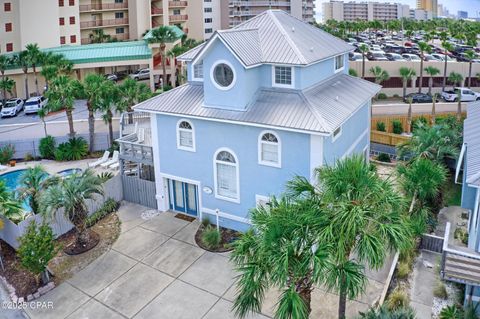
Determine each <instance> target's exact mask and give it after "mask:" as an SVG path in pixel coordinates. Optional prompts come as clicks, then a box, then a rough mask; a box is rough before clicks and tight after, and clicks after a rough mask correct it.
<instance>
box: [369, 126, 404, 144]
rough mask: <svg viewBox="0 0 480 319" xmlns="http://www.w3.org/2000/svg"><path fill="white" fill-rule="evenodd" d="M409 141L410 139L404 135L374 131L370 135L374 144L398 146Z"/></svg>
mask: <svg viewBox="0 0 480 319" xmlns="http://www.w3.org/2000/svg"><path fill="white" fill-rule="evenodd" d="M409 139H410V137H408V136H403V135H399V134H393V133H387V132H381V131H374V130H372V131H371V133H370V141H371V142H373V143H378V144H385V145H391V146H396V145H398V144H400V143H403V142H405V141H408V140H409Z"/></svg>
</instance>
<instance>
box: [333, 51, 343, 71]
mask: <svg viewBox="0 0 480 319" xmlns="http://www.w3.org/2000/svg"><path fill="white" fill-rule="evenodd" d="M344 66H345V59H344V55H343V54H341V55H337V56H336V57H335V72H339V71H341V70H343V68H344Z"/></svg>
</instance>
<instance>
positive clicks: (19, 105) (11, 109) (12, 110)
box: [0, 98, 24, 117]
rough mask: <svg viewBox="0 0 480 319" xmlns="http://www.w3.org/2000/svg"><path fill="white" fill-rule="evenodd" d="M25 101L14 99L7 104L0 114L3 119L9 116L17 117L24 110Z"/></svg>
mask: <svg viewBox="0 0 480 319" xmlns="http://www.w3.org/2000/svg"><path fill="white" fill-rule="evenodd" d="M23 104H24V103H23V100H22V99H17V98H13V99H10V100H8V101H7V102H6V103H5V106H4V107H3V108H2V112H0V116H1V117H7V116H16V115H17V114H18V113H19V112H21V111H22V110H23Z"/></svg>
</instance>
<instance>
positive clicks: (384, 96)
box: [377, 93, 387, 100]
mask: <svg viewBox="0 0 480 319" xmlns="http://www.w3.org/2000/svg"><path fill="white" fill-rule="evenodd" d="M377 99H378V100H386V99H387V95H386V94H385V93H378V95H377Z"/></svg>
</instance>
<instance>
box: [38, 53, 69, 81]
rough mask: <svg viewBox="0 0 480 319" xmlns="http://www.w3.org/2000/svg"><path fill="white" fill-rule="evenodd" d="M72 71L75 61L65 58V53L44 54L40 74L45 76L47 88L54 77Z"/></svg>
mask: <svg viewBox="0 0 480 319" xmlns="http://www.w3.org/2000/svg"><path fill="white" fill-rule="evenodd" d="M72 71H73V63H72V62H71V61H70V60H67V59H65V58H64V57H63V55H60V54H53V53H51V52H48V53H46V54H44V56H43V61H42V71H40V74H41V75H42V76H43V77H44V78H45V85H46V87H47V89H48V87H49V85H50V82H51V81H52V80H53V78H54V77H56V76H57V75H60V74H64V75H70V74H71V73H72Z"/></svg>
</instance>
